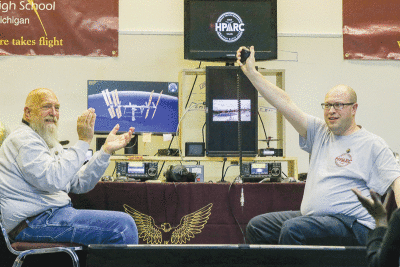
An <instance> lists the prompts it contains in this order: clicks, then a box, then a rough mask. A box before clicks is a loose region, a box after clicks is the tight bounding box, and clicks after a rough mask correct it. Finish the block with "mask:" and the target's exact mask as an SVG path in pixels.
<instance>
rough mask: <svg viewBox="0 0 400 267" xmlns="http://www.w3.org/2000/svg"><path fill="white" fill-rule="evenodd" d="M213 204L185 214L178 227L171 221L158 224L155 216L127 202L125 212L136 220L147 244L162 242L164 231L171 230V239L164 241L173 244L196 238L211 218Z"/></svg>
mask: <svg viewBox="0 0 400 267" xmlns="http://www.w3.org/2000/svg"><path fill="white" fill-rule="evenodd" d="M212 205H213V204H212V203H210V204H208V205H206V206H204V207H203V208H201V209H199V210H197V211H195V212H192V213H190V214H187V215H185V216H183V217H182V219H181V221H180V223H179V225H178V226H176V227H172V226H171V225H170V224H169V223H162V224H161V225H160V226H157V225H156V223H155V221H154V219H153V217H151V216H149V215H146V214H144V213H141V212H139V211H137V210H135V209H134V208H132V207H130V206H128V205H126V204H124V205H123V206H124V209H125V212H126V213H128V214H129V215H131V216H132V217H133V219H134V220H135V223H136V226H137V228H138V233H139V238H142V239H143V241H145V242H147V244H162V243H163V233H169V232H171V231H172V234H171V238H170V241H164V244H168V243H169V242H171V244H182V243H186V242H187V241H189V240H190V239H191V238H194V235H195V234H199V233H201V230H202V229H203V228H204V225H205V224H206V223H207V221H208V219H209V218H210V215H211V208H212Z"/></svg>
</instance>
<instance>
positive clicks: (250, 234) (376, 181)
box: [236, 47, 400, 246]
mask: <svg viewBox="0 0 400 267" xmlns="http://www.w3.org/2000/svg"><path fill="white" fill-rule="evenodd" d="M243 49H247V48H245V47H241V48H239V49H238V51H237V55H236V56H237V58H238V60H237V63H238V64H239V66H240V68H241V69H242V71H243V72H244V74H245V75H246V76H247V77H248V78H249V80H250V81H251V83H252V84H253V85H254V87H255V88H256V89H257V91H258V92H259V93H260V94H261V96H262V97H264V98H265V99H266V100H267V101H268V102H269V103H270V104H271V105H273V106H274V107H276V109H277V110H278V111H279V112H281V113H282V115H283V116H284V117H285V118H286V120H287V121H289V123H290V124H291V125H292V126H293V127H294V128H295V129H296V131H297V132H298V133H299V144H300V147H301V148H302V149H303V150H304V151H306V152H308V153H309V154H310V164H309V171H308V175H307V181H306V185H305V190H304V195H303V200H302V203H301V207H300V210H299V211H282V212H272V213H267V214H262V215H259V216H256V217H255V218H253V219H251V220H250V222H249V223H248V225H247V229H246V238H247V241H248V242H249V243H253V244H288V245H341V246H342V245H362V246H364V245H366V240H367V237H368V233H369V232H370V230H372V229H374V228H375V220H374V218H373V217H372V216H371V215H370V214H369V213H368V211H367V210H366V209H365V208H364V207H363V206H362V204H361V203H360V202H359V201H358V198H357V196H356V195H355V194H354V193H353V191H352V190H355V189H357V191H356V192H359V193H360V194H362V195H363V196H365V197H367V198H369V197H370V190H371V189H372V190H374V191H375V192H377V193H378V194H380V195H381V196H382V195H384V194H385V193H386V192H388V191H389V189H390V188H391V189H393V192H394V193H395V197H396V202H397V205H398V206H400V205H399V204H400V179H399V177H400V166H399V165H398V164H397V162H396V160H395V158H394V155H393V152H392V151H391V150H390V149H389V147H388V145H387V144H386V143H385V141H384V140H383V139H382V138H380V137H378V136H376V135H374V134H372V133H370V132H369V131H367V130H366V129H365V128H364V127H361V126H360V125H357V124H356V120H355V117H356V112H357V108H358V103H357V95H356V93H355V91H354V90H353V89H352V88H351V87H349V86H347V85H336V86H334V87H333V88H332V89H330V90H329V91H328V93H327V94H326V95H325V99H324V102H323V103H322V104H321V107H322V109H323V112H324V120H321V119H319V118H316V117H314V116H311V115H309V114H306V113H305V112H303V111H302V110H301V109H300V108H299V107H298V106H297V105H296V104H295V103H294V102H293V101H292V100H291V99H290V97H289V95H288V94H287V93H286V92H285V91H283V90H281V89H280V88H278V87H277V86H275V85H274V84H273V83H271V82H270V81H268V80H267V79H266V78H265V77H264V76H263V75H262V74H261V73H259V72H258V71H257V70H256V68H255V58H254V54H255V52H254V47H250V57H249V58H248V59H247V60H246V62H244V63H242V62H241V61H240V59H241V52H242V50H243Z"/></svg>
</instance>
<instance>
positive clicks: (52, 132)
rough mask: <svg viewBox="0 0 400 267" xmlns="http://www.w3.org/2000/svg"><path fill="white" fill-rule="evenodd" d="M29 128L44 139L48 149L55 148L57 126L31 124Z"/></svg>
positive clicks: (57, 142)
mask: <svg viewBox="0 0 400 267" xmlns="http://www.w3.org/2000/svg"><path fill="white" fill-rule="evenodd" d="M29 125H30V126H31V128H32V129H33V130H34V131H35V132H36V133H37V134H38V135H40V137H42V138H43V139H44V141H45V142H46V144H47V145H48V146H49V148H50V149H51V148H53V147H55V146H56V145H57V144H59V143H60V142H59V140H58V125H56V124H50V125H48V126H47V127H46V125H45V124H41V123H36V122H31V123H30V124H29Z"/></svg>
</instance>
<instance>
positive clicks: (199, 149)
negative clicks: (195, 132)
mask: <svg viewBox="0 0 400 267" xmlns="http://www.w3.org/2000/svg"><path fill="white" fill-rule="evenodd" d="M185 156H186V157H204V156H205V144H204V143H196V142H187V143H185Z"/></svg>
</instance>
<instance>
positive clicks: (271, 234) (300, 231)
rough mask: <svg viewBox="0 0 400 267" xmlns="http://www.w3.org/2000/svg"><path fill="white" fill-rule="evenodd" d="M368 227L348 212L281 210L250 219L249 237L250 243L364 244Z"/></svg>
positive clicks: (247, 229) (248, 226)
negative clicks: (327, 213) (305, 213)
mask: <svg viewBox="0 0 400 267" xmlns="http://www.w3.org/2000/svg"><path fill="white" fill-rule="evenodd" d="M369 231H370V230H369V228H367V227H365V226H364V225H362V224H360V223H358V222H357V221H356V219H355V218H353V217H349V216H344V215H333V216H302V215H301V213H300V211H282V212H271V213H266V214H262V215H258V216H256V217H254V218H253V219H251V220H250V222H249V223H248V225H247V228H246V239H247V242H249V243H251V244H282V245H332V246H360V245H361V246H365V245H366V241H367V237H368V232H369Z"/></svg>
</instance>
